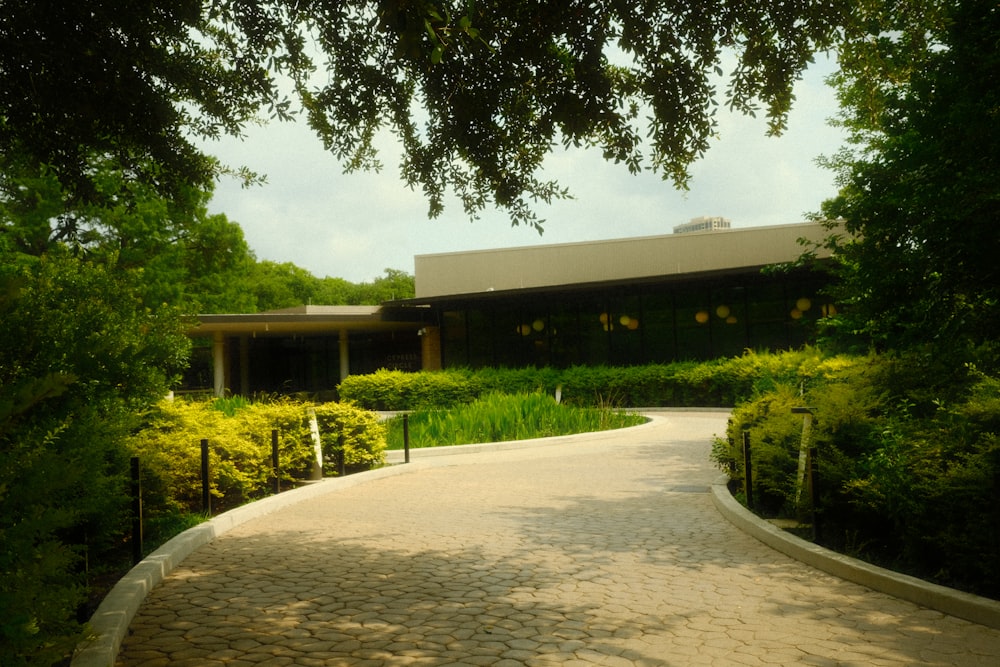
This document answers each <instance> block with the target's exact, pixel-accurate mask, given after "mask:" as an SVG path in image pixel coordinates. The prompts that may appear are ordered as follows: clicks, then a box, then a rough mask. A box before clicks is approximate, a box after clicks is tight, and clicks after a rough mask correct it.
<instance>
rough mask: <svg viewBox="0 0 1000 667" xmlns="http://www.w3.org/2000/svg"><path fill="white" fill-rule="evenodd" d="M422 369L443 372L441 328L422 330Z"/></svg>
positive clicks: (425, 328)
mask: <svg viewBox="0 0 1000 667" xmlns="http://www.w3.org/2000/svg"><path fill="white" fill-rule="evenodd" d="M420 367H421V369H422V370H425V371H439V370H441V327H430V326H428V327H424V328H423V329H421V330H420Z"/></svg>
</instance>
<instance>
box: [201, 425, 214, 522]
mask: <svg viewBox="0 0 1000 667" xmlns="http://www.w3.org/2000/svg"><path fill="white" fill-rule="evenodd" d="M208 487H209V485H208V440H207V439H202V441H201V509H202V511H203V512H204V513H205V514H211V513H212V498H211V494H210V493H209V488H208Z"/></svg>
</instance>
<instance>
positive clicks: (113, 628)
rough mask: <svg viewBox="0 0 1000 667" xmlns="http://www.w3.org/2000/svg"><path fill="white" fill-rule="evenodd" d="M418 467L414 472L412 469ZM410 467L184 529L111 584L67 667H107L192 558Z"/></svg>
mask: <svg viewBox="0 0 1000 667" xmlns="http://www.w3.org/2000/svg"><path fill="white" fill-rule="evenodd" d="M417 467H419V466H417ZM415 469H416V467H414V466H412V465H411V466H402V467H401V466H393V467H387V468H379V469H377V470H370V471H367V472H362V473H358V474H355V475H348V476H346V477H336V478H330V479H324V480H322V481H319V482H316V483H314V484H310V485H308V486H303V487H301V488H298V489H293V490H291V491H285V492H283V493H280V494H278V495H276V496H270V497H269V498H264V499H262V500H258V501H256V502H253V503H250V504H248V505H243V506H242V507H238V508H236V509H234V510H230V511H228V512H225V513H223V514H220V515H219V516H216V517H214V518H212V519H211V520H209V521H206V522H205V523H202V524H199V525H197V526H195V527H193V528H189V529H188V530H186V531H184V532H183V533H181V534H180V535H177V536H176V537H174V538H173V539H171V540H169V541H168V542H166V543H164V544H163V545H162V546H161V547H160V548H159V549H157V550H156V551H154V552H153V553H151V554H150V555H149V556H147V557H146V558H145V559H144V560H143V561H142V562H141V563H139V564H138V565H136V566H135V567H133V568H132V569H131V570H129V572H128V573H127V574H126V575H125V576H124V577H122V578H121V580H120V581H119V582H118V583H117V584H115V586H114V588H112V589H111V592H109V593H108V595H107V596H106V597H105V598H104V600H103V601H102V602H101V604H100V606H99V607H98V608H97V611H96V612H94V615H93V616H91V618H90V631H91V633H92V637H93V639H91V640H89V641H87V642H85V643H81V644H80V645H79V646H78V647H77V651H76V654H75V655H74V656H73V660H72V662H71V663H70V664H71V667H111V666H112V665H114V664H115V661H116V660H117V658H118V652H119V650H120V649H121V644H122V641H123V640H124V639H125V636H126V635H127V633H128V626H129V624H130V623H131V622H132V619H133V618H134V617H135V614H136V612H138V610H139V607H140V606H141V605H142V602H143V600H145V598H146V595H147V594H149V592H150V591H151V590H153V588H155V587H156V586H157V585H158V584H159V583H160V582H161V581H163V579H164V577H166V576H167V575H169V574H170V573H171V572H172V571H173V570H174V568H176V567H177V566H178V565H179V564H180V563H181V562H182V561H183V560H184V559H185V558H187V557H188V556H189V555H190V554H191V552H193V551H194V550H195V549H197V548H199V547H201V546H204V545H206V544H208V543H209V542H211V541H212V540H214V539H215V538H216V537H219V536H220V535H224V534H225V533H227V532H229V531H230V530H232V529H233V528H235V527H237V526H239V525H240V524H243V523H246V522H247V521H250V520H252V519H256V518H259V517H262V516H265V515H267V514H270V513H271V512H275V511H277V510H279V509H281V508H283V507H288V506H289V505H293V504H295V503H299V502H302V501H304V500H309V499H311V498H316V497H318V496H321V495H325V494H327V493H333V492H335V491H338V490H340V489H346V488H350V487H352V486H356V485H358V484H363V483H365V482H370V481H374V480H376V479H381V478H383V477H389V476H392V475H399V474H401V473H404V472H407V471H412V470H415Z"/></svg>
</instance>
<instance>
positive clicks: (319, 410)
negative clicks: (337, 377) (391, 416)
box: [315, 403, 386, 474]
mask: <svg viewBox="0 0 1000 667" xmlns="http://www.w3.org/2000/svg"><path fill="white" fill-rule="evenodd" d="M315 413H316V422H317V424H318V425H319V432H320V441H321V442H322V445H323V461H324V470H326V471H329V472H330V473H331V474H332V471H334V470H336V469H337V467H338V465H339V463H340V459H339V457H340V456H341V455H342V456H343V457H344V465H345V466H346V467H348V468H351V469H370V468H376V467H378V466H380V465H382V464H383V463H385V448H386V440H385V438H386V426H385V424H383V423H382V422H380V421H379V418H378V415H377V414H375V413H373V412H370V411H368V410H362V409H360V408H358V407H355V406H354V405H350V404H345V403H324V404H322V405H318V406H316V408H315ZM341 447H342V448H343V450H342V452H343V453H342V454H341Z"/></svg>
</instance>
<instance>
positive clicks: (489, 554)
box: [117, 413, 1000, 667]
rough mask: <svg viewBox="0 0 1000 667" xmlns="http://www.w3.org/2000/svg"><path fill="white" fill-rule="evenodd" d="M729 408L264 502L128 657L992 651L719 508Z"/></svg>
mask: <svg viewBox="0 0 1000 667" xmlns="http://www.w3.org/2000/svg"><path fill="white" fill-rule="evenodd" d="M725 423H726V417H725V415H722V414H713V413H676V414H674V413H669V414H661V415H657V416H655V417H654V420H653V422H651V423H650V424H649V425H647V426H644V427H639V428H637V429H626V430H623V431H621V432H613V433H606V434H593V435H591V436H587V437H581V438H579V439H574V440H572V441H567V442H566V443H560V444H554V445H549V446H544V447H539V448H530V449H515V450H505V451H496V452H480V453H476V454H469V455H464V456H440V457H435V458H434V459H433V462H432V463H431V462H423V463H421V465H419V466H415V467H414V471H413V472H412V473H407V474H401V475H393V476H389V477H384V478H380V479H377V480H373V481H371V482H370V483H365V484H359V485H355V486H352V487H350V488H346V489H344V490H342V491H338V492H336V493H330V494H327V495H324V496H320V497H318V498H312V499H310V500H308V501H303V502H300V503H297V504H294V505H291V506H288V507H285V508H283V509H281V510H279V511H277V512H275V513H273V514H270V515H267V516H264V517H260V518H257V519H254V520H252V521H249V522H247V523H245V524H242V525H240V526H237V527H235V528H233V529H232V530H230V531H228V532H226V533H225V534H224V535H221V536H220V537H218V538H216V539H215V540H213V541H212V542H211V543H209V544H207V545H205V546H202V547H201V548H199V549H197V550H196V551H195V552H194V553H192V554H191V555H190V556H188V557H187V558H186V559H185V560H184V561H183V562H182V563H181V564H180V565H179V566H178V567H176V568H175V569H174V570H173V572H172V573H171V574H170V575H169V576H167V577H166V578H165V579H164V581H163V582H162V584H161V585H159V586H158V587H156V588H155V589H154V590H153V591H152V592H151V593H150V594H149V595H148V596H147V598H146V600H145V602H144V603H143V605H142V606H141V608H140V609H139V612H138V613H137V614H136V616H135V618H134V619H133V621H132V623H131V625H130V628H129V636H128V637H127V638H126V639H125V641H124V643H123V645H122V649H121V652H120V653H119V656H118V661H117V665H118V666H119V667H136V666H140V665H144V666H147V667H159V666H161V665H162V666H164V667H166V666H168V665H169V666H170V667H189V666H190V667H194V666H197V667H216V666H218V667H263V666H268V667H269V666H277V665H305V666H309V665H317V666H319V665H323V666H329V665H345V666H372V667H381V666H389V665H428V666H430V665H434V666H445V665H452V666H456V667H465V666H476V665H482V666H489V667H507V666H515V665H517V666H523V665H527V666H529V667H534V666H538V667H542V666H549V665H561V666H569V667H573V666H577V665H579V666H591V665H607V666H612V667H617V666H623V667H625V666H637V665H638V666H645V665H671V666H686V665H750V666H755V665H792V664H794V665H816V666H827V665H830V666H832V665H842V666H858V667H860V666H862V665H864V666H868V665H886V666H889V665H900V666H901V665H984V666H985V665H989V666H990V667H992V666H994V665H997V664H1000V630H996V629H992V628H988V627H985V626H981V625H977V624H975V623H970V622H967V621H963V620H960V619H957V618H954V617H951V616H948V615H945V614H942V613H940V612H937V611H932V610H928V609H925V608H921V607H919V606H917V605H915V604H912V603H909V602H905V601H902V600H899V599H897V598H893V597H891V596H888V595H885V594H882V593H877V592H874V591H872V590H870V589H868V588H865V587H863V586H860V585H857V584H853V583H849V582H846V581H844V580H841V579H839V578H837V577H834V576H831V575H827V574H824V573H822V572H820V571H818V570H816V569H813V568H811V567H809V566H807V565H804V564H802V563H799V562H798V561H795V560H792V559H790V558H788V557H786V556H784V555H782V554H780V553H778V552H777V551H774V550H773V549H771V548H770V547H767V546H766V545H764V544H763V543H761V542H759V541H757V540H755V539H753V538H752V537H749V536H748V535H746V534H744V533H743V532H741V531H740V530H738V529H737V528H735V527H734V526H732V525H731V524H729V523H728V522H727V521H726V520H725V519H723V518H722V517H721V516H720V515H719V513H718V511H717V510H716V509H715V507H714V506H713V504H712V500H711V498H710V495H709V493H708V491H709V488H710V485H711V484H712V481H713V480H714V479H716V478H717V477H718V474H719V473H718V471H717V470H716V469H714V468H713V467H712V465H711V463H710V461H709V459H708V454H709V451H710V447H711V438H712V436H713V434H722V433H723V431H724V429H725ZM411 465H412V464H411Z"/></svg>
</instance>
